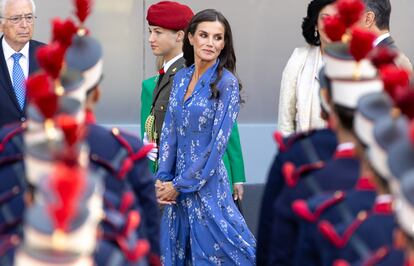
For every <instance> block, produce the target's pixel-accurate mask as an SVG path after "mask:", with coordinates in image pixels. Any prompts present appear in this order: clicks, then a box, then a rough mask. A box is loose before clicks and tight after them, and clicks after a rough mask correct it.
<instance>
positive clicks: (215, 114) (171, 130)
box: [156, 60, 256, 266]
mask: <svg viewBox="0 0 414 266" xmlns="http://www.w3.org/2000/svg"><path fill="white" fill-rule="evenodd" d="M218 63H219V61H218V60H217V62H216V63H215V64H214V65H213V66H212V67H210V68H209V69H208V70H207V71H206V72H205V73H204V74H203V75H202V76H201V78H200V80H199V81H198V83H197V85H196V86H195V88H194V91H193V93H192V95H191V96H190V97H189V98H188V99H187V100H185V101H184V95H185V93H186V90H187V87H188V85H189V83H190V81H191V77H192V75H193V73H194V65H193V66H191V67H189V68H184V69H182V70H180V71H179V72H177V74H176V75H175V77H174V83H173V87H172V91H171V95H170V101H169V106H168V111H167V114H166V117H165V120H164V126H163V129H162V134H161V142H160V156H159V169H158V172H157V174H156V178H157V179H159V180H161V181H172V183H173V185H174V187H175V188H176V190H177V191H179V192H180V194H179V196H178V197H177V203H176V204H173V205H167V206H166V207H165V209H164V214H163V217H162V222H161V239H160V243H161V260H162V262H163V264H164V265H168V266H169V265H197V266H198V265H254V264H255V259H256V258H255V248H256V241H255V239H254V236H253V235H252V233H251V232H250V231H249V229H248V228H247V225H246V223H245V221H244V218H243V217H242V215H241V214H240V212H239V211H238V209H237V207H236V206H235V204H234V202H233V199H232V196H231V192H230V186H229V184H228V179H227V172H226V169H225V167H224V164H223V160H222V157H223V154H224V152H225V150H226V146H227V141H228V139H229V137H230V133H231V129H232V127H233V124H234V122H235V120H236V118H237V115H238V112H239V101H240V100H239V86H238V81H237V79H236V77H235V76H234V75H233V74H232V73H231V72H229V71H228V70H226V69H223V75H222V78H221V79H220V81H219V82H218V84H217V89H218V91H219V97H218V98H216V99H214V98H212V97H211V89H210V83H212V82H213V81H214V79H215V78H216V76H217V73H216V69H217V65H218Z"/></svg>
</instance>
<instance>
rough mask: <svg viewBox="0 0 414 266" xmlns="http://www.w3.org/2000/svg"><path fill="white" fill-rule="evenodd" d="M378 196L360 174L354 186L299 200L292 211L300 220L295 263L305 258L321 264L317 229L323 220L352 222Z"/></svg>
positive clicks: (320, 248) (369, 207)
mask: <svg viewBox="0 0 414 266" xmlns="http://www.w3.org/2000/svg"><path fill="white" fill-rule="evenodd" d="M375 197H376V192H375V190H374V186H373V184H372V183H371V182H370V181H368V178H365V177H361V178H359V180H358V183H357V185H356V187H355V188H352V189H350V190H346V191H336V192H334V193H323V194H318V195H316V196H314V197H312V198H310V199H308V200H307V201H305V200H297V201H295V202H294V203H293V205H292V208H293V211H294V212H295V213H296V215H298V216H299V217H300V218H301V220H300V230H299V240H298V247H297V250H296V255H295V260H296V263H295V264H296V265H301V263H302V262H304V261H306V262H307V265H309V266H311V265H315V266H316V265H321V264H322V261H321V260H322V246H323V241H324V240H323V239H322V236H321V234H320V232H319V230H318V223H319V222H320V221H321V220H325V221H329V222H330V223H332V224H338V223H341V222H349V223H350V222H351V221H352V220H353V219H354V217H355V216H356V215H357V213H358V212H360V211H362V210H369V209H371V208H372V205H373V204H374V201H375Z"/></svg>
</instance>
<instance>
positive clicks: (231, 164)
mask: <svg viewBox="0 0 414 266" xmlns="http://www.w3.org/2000/svg"><path fill="white" fill-rule="evenodd" d="M157 80H158V79H157V76H154V77H151V78H149V79H146V80H144V81H142V91H141V137H144V132H145V121H146V119H147V117H148V115H149V114H150V111H151V103H152V101H153V93H154V89H155V87H156V85H157ZM223 161H224V165H225V166H226V169H227V173H228V176H229V181H230V184H231V186H230V187H231V190H233V184H234V183H237V182H245V181H246V176H245V173H244V162H243V153H242V149H241V145H240V136H239V129H238V126H237V123H235V124H234V127H233V130H232V132H231V135H230V139H229V142H228V144H227V150H226V153H225V154H224V156H223ZM151 170H152V171H153V172H154V171H155V165H154V163H153V162H151Z"/></svg>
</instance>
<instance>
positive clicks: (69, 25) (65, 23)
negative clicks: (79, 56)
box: [52, 18, 77, 47]
mask: <svg viewBox="0 0 414 266" xmlns="http://www.w3.org/2000/svg"><path fill="white" fill-rule="evenodd" d="M52 24H53V26H52V28H53V30H52V31H53V32H52V33H53V37H52V42H58V43H60V44H61V45H62V46H63V47H69V46H70V45H71V44H72V38H73V35H74V34H75V33H76V31H77V27H76V25H75V23H74V22H73V21H72V20H71V19H70V18H68V19H66V20H61V19H60V18H54V19H53V20H52Z"/></svg>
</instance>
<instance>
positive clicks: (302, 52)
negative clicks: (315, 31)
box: [290, 45, 318, 59]
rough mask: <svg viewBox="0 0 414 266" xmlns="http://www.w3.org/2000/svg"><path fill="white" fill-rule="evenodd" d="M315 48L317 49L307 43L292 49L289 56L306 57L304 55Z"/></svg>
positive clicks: (315, 48)
mask: <svg viewBox="0 0 414 266" xmlns="http://www.w3.org/2000/svg"><path fill="white" fill-rule="evenodd" d="M317 49H318V47H316V46H312V45H307V46H302V47H296V48H295V49H294V50H293V53H292V55H291V56H290V59H298V58H304V57H306V55H307V54H308V53H309V52H311V51H316V50H317Z"/></svg>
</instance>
